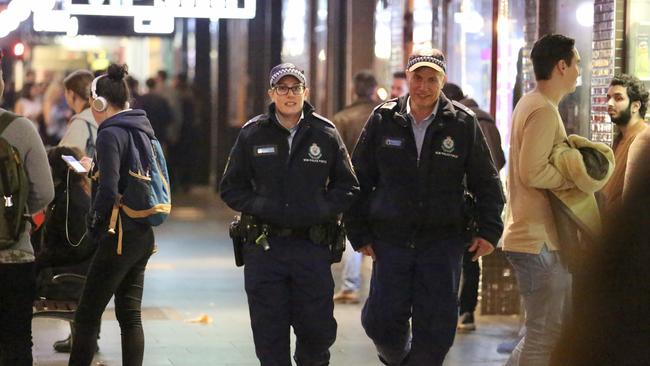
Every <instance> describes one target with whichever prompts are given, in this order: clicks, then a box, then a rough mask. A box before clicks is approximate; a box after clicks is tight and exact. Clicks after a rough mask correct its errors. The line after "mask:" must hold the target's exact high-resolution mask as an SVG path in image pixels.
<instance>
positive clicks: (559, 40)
mask: <svg viewBox="0 0 650 366" xmlns="http://www.w3.org/2000/svg"><path fill="white" fill-rule="evenodd" d="M575 43H576V41H575V40H574V39H573V38H569V37H567V36H563V35H561V34H547V35H545V36H543V37H542V38H540V39H538V40H537V42H535V44H534V45H533V49H532V51H530V59H531V60H532V61H533V70H534V71H535V79H536V80H549V79H550V78H551V74H552V72H553V68H554V67H555V65H557V63H558V62H559V61H560V60H564V62H566V64H567V66H568V65H571V61H572V60H573V57H574V56H575V55H574V53H573V49H574V47H575Z"/></svg>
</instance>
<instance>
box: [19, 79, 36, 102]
mask: <svg viewBox="0 0 650 366" xmlns="http://www.w3.org/2000/svg"><path fill="white" fill-rule="evenodd" d="M34 86H36V83H25V84H23V89H22V90H21V91H20V96H21V97H22V98H25V99H30V100H31V99H32V98H34V96H33V95H32V88H33V87H34Z"/></svg>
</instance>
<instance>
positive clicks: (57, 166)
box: [47, 146, 89, 191]
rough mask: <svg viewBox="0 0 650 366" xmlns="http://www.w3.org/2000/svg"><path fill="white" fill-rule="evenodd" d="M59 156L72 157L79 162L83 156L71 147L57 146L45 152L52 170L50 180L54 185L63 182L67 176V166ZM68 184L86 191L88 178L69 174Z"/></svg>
mask: <svg viewBox="0 0 650 366" xmlns="http://www.w3.org/2000/svg"><path fill="white" fill-rule="evenodd" d="M61 155H70V156H74V158H75V159H77V160H80V159H81V158H82V157H83V156H84V154H83V153H82V152H81V150H79V149H78V148H76V147H71V146H57V147H54V148H52V149H50V150H49V151H48V152H47V161H48V162H49V163H50V168H52V180H53V181H54V183H55V184H58V183H62V182H65V181H66V179H67V174H68V164H66V162H65V161H64V160H63V159H61ZM69 179H70V181H69V184H70V185H71V186H73V185H81V186H82V187H83V188H84V189H85V190H86V191H88V188H89V182H88V178H86V176H85V175H84V174H76V173H73V172H70V176H69Z"/></svg>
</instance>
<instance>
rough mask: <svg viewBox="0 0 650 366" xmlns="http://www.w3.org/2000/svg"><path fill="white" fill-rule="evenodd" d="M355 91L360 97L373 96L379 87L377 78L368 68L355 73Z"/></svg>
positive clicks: (353, 79)
mask: <svg viewBox="0 0 650 366" xmlns="http://www.w3.org/2000/svg"><path fill="white" fill-rule="evenodd" d="M352 82H353V83H354V93H355V94H356V95H357V96H359V97H372V96H373V94H374V93H375V89H376V88H377V79H375V76H374V75H373V74H372V73H371V72H370V71H368V70H362V71H359V72H357V73H356V74H354V77H353V78H352Z"/></svg>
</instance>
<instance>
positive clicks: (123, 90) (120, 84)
mask: <svg viewBox="0 0 650 366" xmlns="http://www.w3.org/2000/svg"><path fill="white" fill-rule="evenodd" d="M128 73H129V71H128V67H127V66H126V65H117V64H110V66H108V70H107V71H106V74H105V75H106V76H104V77H101V78H99V80H97V88H96V90H95V91H96V92H97V95H98V96H102V97H104V98H106V100H107V101H108V102H109V103H110V104H112V105H114V106H116V107H119V108H124V107H125V106H126V103H127V102H128V101H129V100H130V99H131V91H130V90H129V86H128V85H126V80H124V78H125V77H126V75H127V74H128Z"/></svg>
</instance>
